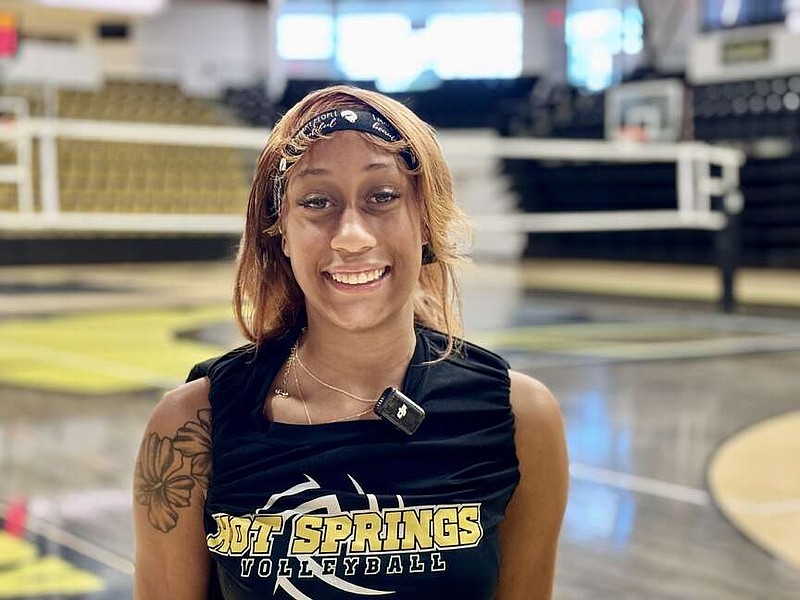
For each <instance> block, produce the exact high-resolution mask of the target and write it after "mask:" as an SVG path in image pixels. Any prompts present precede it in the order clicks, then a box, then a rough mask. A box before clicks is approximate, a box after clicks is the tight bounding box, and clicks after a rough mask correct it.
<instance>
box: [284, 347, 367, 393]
mask: <svg viewBox="0 0 800 600" xmlns="http://www.w3.org/2000/svg"><path fill="white" fill-rule="evenodd" d="M295 359H296V360H297V364H298V365H300V367H301V368H302V369H303V371H305V372H306V373H308V375H309V376H310V377H311V379H313V380H314V381H316V382H317V383H319V384H321V385H324V386H325V387H326V388H328V389H329V390H333V391H334V392H339V393H340V394H342V395H343V396H347V397H348V398H352V399H353V400H358V401H359V402H364V403H366V404H375V402H376V400H370V399H369V398H362V397H361V396H356V395H355V394H353V393H352V392H348V391H347V390H343V389H342V388H338V387H336V386H335V385H331V384H330V383H327V382H325V381H322V379H320V378H319V377H317V376H316V375H314V373H312V372H311V371H310V370H309V368H308V367H307V366H306V365H305V363H304V362H303V361H302V360H300V349H299V348H298V349H297V353H296V355H295Z"/></svg>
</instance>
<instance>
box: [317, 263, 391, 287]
mask: <svg viewBox="0 0 800 600" xmlns="http://www.w3.org/2000/svg"><path fill="white" fill-rule="evenodd" d="M385 271H386V268H385V267H384V268H383V269H374V270H372V271H362V272H361V273H331V274H330V275H331V278H332V279H333V280H334V281H338V282H339V283H346V284H347V285H359V284H361V283H369V282H370V281H375V280H376V279H380V278H381V277H383V273H384V272H385Z"/></svg>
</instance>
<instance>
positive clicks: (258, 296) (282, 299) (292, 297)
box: [233, 85, 470, 357]
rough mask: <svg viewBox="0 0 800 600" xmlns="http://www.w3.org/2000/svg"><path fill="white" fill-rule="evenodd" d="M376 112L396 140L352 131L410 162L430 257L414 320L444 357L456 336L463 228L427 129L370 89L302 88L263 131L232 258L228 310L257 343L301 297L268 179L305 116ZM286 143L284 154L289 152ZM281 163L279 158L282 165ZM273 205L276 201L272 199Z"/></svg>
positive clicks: (291, 319) (275, 332)
mask: <svg viewBox="0 0 800 600" xmlns="http://www.w3.org/2000/svg"><path fill="white" fill-rule="evenodd" d="M344 108H349V109H367V110H371V111H375V112H378V113H379V114H380V115H382V116H383V117H384V118H385V119H386V120H388V121H389V122H390V123H391V124H392V125H394V127H395V128H396V129H397V130H398V131H399V132H400V135H401V136H402V138H403V139H402V140H401V141H399V142H384V141H383V140H381V139H378V138H376V137H375V136H372V135H369V134H366V133H359V135H362V136H364V139H366V140H367V141H368V142H369V143H371V144H375V145H377V146H379V147H382V148H385V149H387V150H389V151H390V152H393V153H394V154H395V155H397V154H399V153H400V152H401V151H402V150H410V151H411V152H412V153H413V154H414V156H416V157H417V159H418V162H419V164H418V166H417V167H416V168H414V169H413V170H409V169H408V168H407V166H406V165H405V163H404V162H403V161H402V160H399V161H398V165H400V167H401V168H403V169H405V171H406V172H408V174H409V175H410V176H411V178H412V183H413V187H414V191H415V192H416V194H415V195H416V197H417V199H418V201H419V203H420V214H421V215H422V221H423V223H422V224H423V231H424V235H425V237H426V239H427V240H428V243H429V244H430V249H431V250H432V251H433V253H434V254H435V256H436V262H434V263H433V264H430V265H425V266H423V267H422V269H421V271H420V275H419V280H418V282H417V286H416V289H415V292H414V320H415V322H416V323H418V324H420V325H423V326H426V327H429V328H431V329H436V330H438V331H441V332H443V333H444V334H446V335H447V338H448V345H447V348H446V351H445V353H444V354H443V357H446V356H448V355H449V354H450V353H451V352H452V350H453V348H454V343H455V341H456V338H458V337H460V336H461V335H462V333H463V323H462V320H461V310H460V299H459V294H458V285H457V281H456V277H455V267H456V265H457V264H458V263H459V262H461V261H462V260H463V259H464V254H463V252H464V245H465V242H466V241H467V238H468V236H469V231H470V230H469V225H468V223H467V220H466V217H465V215H464V213H463V211H462V210H461V209H460V208H459V207H458V205H457V204H456V202H455V199H454V197H453V181H452V176H451V174H450V169H449V168H448V166H447V163H446V162H445V159H444V156H443V154H442V150H441V147H440V146H439V143H438V141H437V140H436V136H435V133H434V131H433V129H432V128H431V127H430V126H429V125H427V124H426V123H425V122H424V121H422V120H421V119H420V118H419V117H417V116H416V115H415V114H414V113H413V112H412V111H411V110H410V109H408V108H407V107H406V106H404V105H403V104H401V103H400V102H397V101H396V100H393V99H391V98H388V97H386V96H384V95H382V94H379V93H377V92H372V91H368V90H362V89H359V88H355V87H350V86H344V85H337V86H332V87H328V88H324V89H321V90H318V91H315V92H312V93H310V94H309V95H307V96H306V97H305V98H303V99H302V100H301V101H300V102H298V103H297V104H296V105H294V106H293V107H292V108H291V109H290V110H289V111H287V113H286V114H285V115H284V116H283V118H281V120H280V121H279V122H278V123H277V124H276V125H275V127H274V128H273V130H272V132H271V133H270V136H269V138H268V139H267V143H266V145H265V146H264V149H263V150H262V152H261V155H260V156H259V159H258V164H257V166H256V171H255V177H254V179H253V187H252V189H251V190H250V197H249V199H248V201H247V221H246V223H245V229H244V233H243V234H242V239H241V243H240V245H239V253H238V256H237V269H236V283H235V287H234V294H233V307H234V313H235V316H236V321H237V323H238V325H239V328H240V330H241V331H242V333H243V334H244V335H245V337H246V338H247V339H249V340H250V341H252V342H255V343H256V344H258V345H260V344H261V343H262V342H264V341H266V340H269V339H272V338H274V337H276V336H279V335H281V334H282V333H284V332H286V331H287V330H288V329H290V328H292V327H293V326H295V325H296V324H297V323H298V321H299V320H300V319H301V317H303V313H304V311H305V298H304V296H303V292H302V291H301V290H300V287H299V286H298V284H297V281H296V280H295V278H294V275H293V273H292V268H291V266H290V264H289V261H288V260H287V259H286V257H285V256H284V255H283V252H282V251H281V233H280V214H275V210H274V207H275V205H276V203H275V198H274V197H273V196H274V193H275V186H274V183H275V178H276V177H278V176H283V173H281V172H279V165H280V163H281V160H282V159H283V160H285V161H288V162H289V164H290V165H291V164H292V163H294V162H296V161H297V160H298V159H299V157H301V156H302V154H303V151H304V150H305V148H307V147H308V145H310V144H312V143H313V142H314V140H313V139H300V136H298V133H297V132H298V130H299V129H300V128H301V126H302V125H303V124H304V123H306V122H307V121H308V120H309V119H311V118H313V117H314V116H316V115H318V114H320V113H323V112H325V111H328V110H331V109H344ZM290 147H291V151H289V149H290ZM284 164H286V163H284ZM278 201H279V202H280V199H278Z"/></svg>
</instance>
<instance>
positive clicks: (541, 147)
mask: <svg viewBox="0 0 800 600" xmlns="http://www.w3.org/2000/svg"><path fill="white" fill-rule="evenodd" d="M2 107H3V105H2V104H0V108H2ZM0 127H1V128H0V139H2V140H3V141H6V142H14V143H16V145H17V156H18V165H17V166H15V167H6V168H3V169H0V181H4V182H14V183H16V184H17V189H18V199H19V202H18V210H17V211H6V212H0V230H16V231H20V230H24V231H42V232H44V231H98V232H99V231H103V232H156V233H158V232H164V233H169V232H173V233H189V232H190V233H236V232H239V231H241V230H242V227H243V225H244V217H243V216H241V215H236V214H230V213H226V214H190V213H189V214H175V213H160V212H150V213H142V212H137V213H133V212H131V213H126V212H74V211H65V210H62V208H61V203H60V200H59V172H58V160H57V144H56V141H57V140H59V139H63V140H67V139H71V140H93V141H107V142H126V143H157V144H171V145H177V146H187V145H188V146H210V147H225V148H241V149H250V150H259V149H260V148H261V147H262V146H263V144H264V142H265V141H266V138H267V135H268V131H266V130H262V129H254V128H237V127H208V126H183V125H155V124H139V123H136V124H134V123H114V122H103V121H78V120H66V119H29V118H27V117H26V115H24V114H22V113H20V114H18V116H17V118H16V119H15V120H14V121H11V122H8V123H6V124H4V125H2V126H0ZM33 139H38V141H39V153H40V168H39V171H40V190H41V192H40V193H41V198H40V209H39V210H35V207H34V202H33V199H32V185H31V172H32V168H31V167H32V165H31V153H30V148H31V144H32V140H33ZM440 141H441V143H442V147H443V148H444V152H445V155H446V156H447V158H448V160H449V161H450V163H451V164H457V163H458V161H459V160H463V159H469V160H471V161H474V160H476V159H480V160H485V161H487V164H490V163H491V162H492V161H497V160H499V159H503V158H516V159H520V158H523V159H534V160H548V161H582V162H586V161H589V162H597V163H611V162H617V163H656V162H657V163H675V164H676V176H675V187H676V203H675V208H674V209H672V210H637V211H609V212H594V211H593V212H591V213H586V212H568V213H563V212H559V213H535V214H531V213H528V214H495V215H490V214H472V215H471V217H472V221H473V223H474V225H475V229H476V231H477V232H478V233H480V232H508V233H511V232H515V233H523V232H525V233H527V232H561V231H563V232H567V231H617V230H647V229H650V230H658V229H704V230H710V231H716V232H718V233H719V236H720V238H719V241H720V243H718V249H719V252H718V266H719V268H720V271H721V273H722V279H723V294H722V298H721V304H722V307H723V308H724V309H725V310H730V309H732V308H733V306H734V298H733V276H734V271H735V268H736V266H737V263H738V243H739V242H738V231H737V227H736V225H737V217H736V215H738V213H739V212H740V211H741V209H742V206H743V199H742V195H741V192H740V190H739V169H740V167H741V166H742V164H744V161H745V157H744V154H743V153H741V152H740V151H737V150H733V149H728V148H721V147H713V146H709V145H707V144H703V143H696V142H692V143H679V144H648V145H644V144H638V143H634V142H624V141H620V142H603V141H595V140H570V141H567V140H545V139H518V138H517V139H515V138H500V137H496V136H494V135H488V134H487V133H486V132H475V131H443V132H441V133H440ZM715 171H718V172H719V174H718V175H715V174H714V172H715ZM713 197H720V198H722V199H723V202H722V210H715V209H713V207H712V201H711V200H712V198H713Z"/></svg>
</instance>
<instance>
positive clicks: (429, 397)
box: [135, 86, 567, 599]
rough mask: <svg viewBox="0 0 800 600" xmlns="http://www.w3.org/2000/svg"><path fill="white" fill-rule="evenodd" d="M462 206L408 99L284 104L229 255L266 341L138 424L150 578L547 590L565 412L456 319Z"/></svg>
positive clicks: (199, 372)
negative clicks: (142, 428) (143, 426)
mask: <svg viewBox="0 0 800 600" xmlns="http://www.w3.org/2000/svg"><path fill="white" fill-rule="evenodd" d="M465 230H466V222H465V219H464V215H463V213H462V212H461V211H460V209H459V208H458V206H457V205H456V203H455V199H454V197H453V190H452V181H451V177H450V172H449V170H448V168H447V165H446V163H445V161H444V158H443V156H442V153H441V149H440V147H439V145H438V143H437V141H436V137H435V134H434V132H433V130H432V129H431V128H430V127H429V126H427V125H426V124H425V123H423V122H422V121H421V120H420V119H418V118H417V117H416V116H415V115H414V114H413V113H412V112H411V111H410V110H409V109H408V108H406V107H405V106H403V105H402V104H400V103H398V102H395V101H393V100H391V99H389V98H387V97H385V96H382V95H380V94H377V93H373V92H367V91H364V90H359V89H355V88H350V87H344V86H337V87H332V88H327V89H324V90H320V91H318V92H314V93H312V94H310V95H309V96H307V97H306V98H305V99H304V100H302V101H301V102H300V103H299V104H297V105H296V106H295V107H294V108H292V109H291V110H290V111H289V112H288V113H287V114H286V115H285V116H284V117H283V119H282V120H281V121H280V123H278V124H277V125H276V127H275V128H274V129H273V131H272V133H271V135H270V138H269V140H268V141H267V144H266V146H265V148H264V151H263V152H262V154H261V156H260V159H259V164H258V168H257V171H256V175H255V179H254V183H253V188H252V191H251V194H250V198H249V201H248V209H247V224H246V229H245V232H244V234H243V236H242V243H241V246H240V251H239V256H238V259H237V260H238V272H237V281H236V287H235V291H234V308H235V313H236V316H237V320H238V322H239V324H240V326H241V329H242V331H243V332H244V334H245V335H246V336H247V337H248V338H249V339H250V342H251V343H250V344H248V345H246V346H243V347H241V348H239V349H237V350H234V351H232V352H230V353H228V354H226V355H224V356H222V357H219V358H216V359H212V360H209V361H206V362H205V363H201V364H199V365H197V366H196V367H195V368H194V369H193V370H192V373H191V374H190V377H189V379H190V382H189V383H187V384H185V385H183V386H181V387H180V388H178V389H176V390H174V391H173V392H170V393H169V394H167V396H166V397H165V398H164V399H163V400H162V401H161V402H160V403H159V405H158V406H157V407H156V409H155V410H154V412H153V415H152V417H151V420H150V423H149V424H148V428H147V431H146V432H145V436H144V441H143V443H142V447H141V450H140V454H139V459H138V464H137V469H136V482H135V487H136V489H135V498H136V508H135V519H136V535H137V571H136V594H137V598H147V599H153V598H155V599H159V598H206V597H210V598H226V599H240V598H241V599H249V598H265V597H273V596H274V597H284V598H285V597H290V598H356V597H359V596H363V595H365V594H366V595H376V594H379V595H382V594H391V595H392V597H394V598H403V599H404V598H441V597H457V598H467V599H470V598H475V599H483V598H487V599H488V598H500V599H508V598H548V597H550V594H551V588H552V579H553V571H554V566H555V565H554V563H555V552H556V545H557V539H558V534H559V529H560V525H561V519H562V516H563V511H564V503H565V497H566V485H567V483H566V482H567V467H566V452H565V447H564V436H563V428H562V423H561V416H560V413H559V410H558V407H557V405H556V403H555V400H554V399H553V397H552V396H551V395H550V393H549V392H548V391H547V389H546V388H545V387H544V386H543V385H541V384H540V383H538V382H537V381H535V380H533V379H531V378H529V377H527V376H525V375H522V374H519V373H515V372H513V371H510V370H509V368H508V363H507V362H506V361H505V360H504V359H502V358H501V357H499V356H497V355H495V354H492V353H491V352H488V351H487V350H484V349H482V348H480V347H478V346H476V345H473V344H470V343H469V342H467V341H464V340H462V339H460V335H461V320H460V316H459V312H458V310H457V305H458V294H457V286H456V280H455V268H456V266H457V264H458V262H459V261H460V260H461V259H462V255H461V252H462V250H463V245H462V244H461V243H460V242H461V234H463V232H464V231H465Z"/></svg>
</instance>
